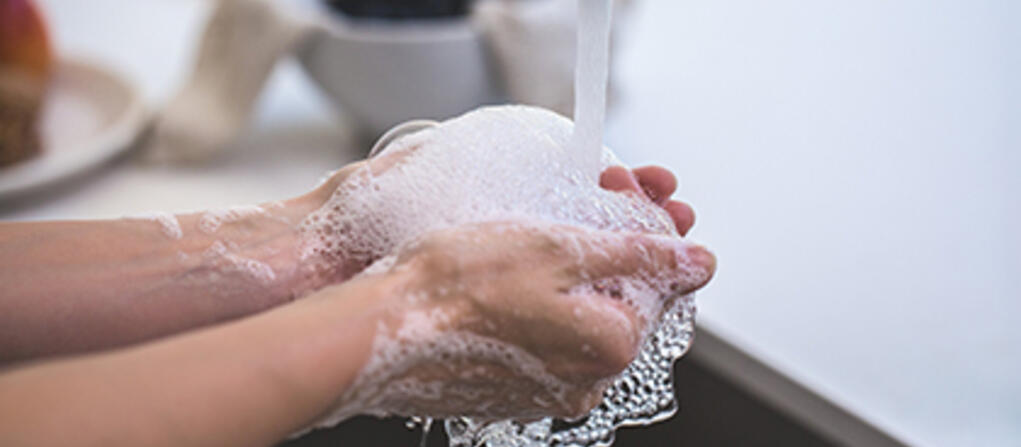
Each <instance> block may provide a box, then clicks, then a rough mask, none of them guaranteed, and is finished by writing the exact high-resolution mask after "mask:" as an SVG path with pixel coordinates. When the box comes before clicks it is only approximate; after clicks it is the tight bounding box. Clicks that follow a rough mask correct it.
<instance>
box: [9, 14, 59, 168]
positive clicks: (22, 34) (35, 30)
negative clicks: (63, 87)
mask: <svg viewBox="0 0 1021 447" xmlns="http://www.w3.org/2000/svg"><path fill="white" fill-rule="evenodd" d="M52 69H53V51H52V49H51V46H50V39H49V34H48V33H47V30H46V24H45V22H44V21H43V17H42V15H41V14H40V11H39V9H38V7H37V6H36V5H35V3H34V2H33V1H32V0H0V166H5V165H9V164H12V163H15V162H17V161H21V160H24V159H27V158H30V157H32V156H34V155H36V154H38V153H39V151H40V146H41V142H40V139H39V130H38V120H39V115H40V111H41V108H42V104H43V99H44V98H45V96H46V87H47V85H48V84H49V80H50V74H51V71H52Z"/></svg>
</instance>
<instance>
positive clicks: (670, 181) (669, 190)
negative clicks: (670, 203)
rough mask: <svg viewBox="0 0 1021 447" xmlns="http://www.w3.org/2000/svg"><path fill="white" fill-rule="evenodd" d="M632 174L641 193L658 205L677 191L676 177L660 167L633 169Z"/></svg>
mask: <svg viewBox="0 0 1021 447" xmlns="http://www.w3.org/2000/svg"><path fill="white" fill-rule="evenodd" d="M632 172H634V174H635V177H637V178H638V184H639V185H640V186H641V187H642V191H645V194H646V195H647V196H649V199H651V200H652V201H653V202H655V203H656V204H658V205H661V206H662V205H663V204H665V203H666V201H667V200H668V199H669V198H670V196H671V195H672V194H673V193H674V191H676V190H677V177H674V175H673V174H672V173H671V172H670V171H668V170H666V169H664V168H662V167H659V166H644V167H641V168H635V169H634V170H633V171H632Z"/></svg>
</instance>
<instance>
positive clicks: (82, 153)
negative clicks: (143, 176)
mask: <svg viewBox="0 0 1021 447" xmlns="http://www.w3.org/2000/svg"><path fill="white" fill-rule="evenodd" d="M147 117H148V112H147V110H146V107H145V105H144V103H143V100H142V97H141V94H140V93H139V91H138V90H137V89H136V88H135V87H134V86H132V85H131V84H130V83H129V82H127V81H125V80H124V79H123V78H121V77H120V76H118V75H116V74H115V73H113V72H111V71H110V70H108V69H106V68H104V67H102V66H101V65H97V64H95V63H92V62H85V61H80V60H66V59H65V60H61V61H59V62H58V63H57V67H56V73H55V76H54V77H53V81H52V84H51V86H50V90H49V92H48V94H47V98H46V103H45V105H44V107H43V117H42V120H41V122H40V132H41V134H42V135H41V136H42V141H43V148H42V153H41V154H39V155H38V156H37V157H35V158H33V159H30V160H26V161H24V162H20V163H17V164H15V165H13V166H9V167H6V168H3V169H0V200H4V199H9V198H12V197H14V196H17V195H20V194H24V193H28V192H31V191H35V190H38V189H40V188H42V187H44V186H47V185H50V184H53V183H55V182H57V181H60V180H63V179H66V178H69V177H72V176H74V175H76V174H80V173H82V172H85V171H87V170H89V169H92V168H95V167H96V166H98V165H100V164H102V163H103V162H105V161H107V160H110V159H111V158H112V157H113V156H115V155H117V154H119V153H121V152H123V151H125V150H127V149H128V148H130V147H131V144H132V143H133V142H134V141H135V139H136V138H137V137H138V135H139V133H140V132H141V131H142V130H143V129H144V128H145V125H146V123H147V122H148V119H147Z"/></svg>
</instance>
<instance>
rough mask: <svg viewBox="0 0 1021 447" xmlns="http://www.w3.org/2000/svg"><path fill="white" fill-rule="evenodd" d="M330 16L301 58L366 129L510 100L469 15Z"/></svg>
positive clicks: (374, 130) (374, 132)
mask: <svg viewBox="0 0 1021 447" xmlns="http://www.w3.org/2000/svg"><path fill="white" fill-rule="evenodd" d="M331 15H332V16H333V17H332V18H330V19H329V20H325V21H321V22H320V25H319V26H320V28H322V29H321V30H320V32H318V33H316V35H314V36H313V37H311V38H310V39H309V42H308V43H307V44H306V45H303V47H302V49H301V50H300V52H299V59H300V60H301V63H302V64H303V65H304V67H305V69H306V71H307V72H308V74H309V75H310V77H311V78H312V79H313V80H315V82H317V83H318V84H319V85H320V86H321V87H322V89H323V90H324V91H325V92H326V94H327V95H328V96H329V97H330V98H331V99H332V100H333V101H334V102H335V103H336V104H337V105H338V106H339V107H340V108H341V109H342V110H343V111H345V112H346V113H348V115H349V116H350V117H351V118H353V120H354V121H355V123H356V124H357V125H359V126H360V127H361V130H363V131H365V132H367V133H368V134H369V135H367V136H370V137H375V136H378V135H380V134H382V133H383V132H385V131H386V130H387V129H389V128H390V127H392V126H394V125H396V124H398V123H401V122H403V121H407V120H410V119H433V120H438V121H439V120H444V119H447V118H450V117H453V116H456V115H459V114H461V113H464V112H466V111H468V110H471V109H473V108H476V107H478V106H480V105H484V104H492V103H498V102H501V101H502V100H503V93H502V90H501V87H500V85H499V82H498V80H497V77H496V76H495V75H494V74H495V73H494V69H493V67H492V65H491V64H490V63H489V61H490V57H489V55H488V52H487V49H486V45H485V42H484V40H483V38H482V35H481V33H480V32H479V31H478V30H477V29H475V28H474V26H473V25H472V23H471V21H470V20H469V19H468V18H467V17H466V18H461V19H431V20H426V19H423V20H418V21H407V20H404V21H382V20H371V21H362V20H357V21H355V20H345V19H343V18H340V17H339V16H337V15H333V14H331Z"/></svg>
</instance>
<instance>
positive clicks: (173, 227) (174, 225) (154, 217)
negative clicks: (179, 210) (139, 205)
mask: <svg viewBox="0 0 1021 447" xmlns="http://www.w3.org/2000/svg"><path fill="white" fill-rule="evenodd" d="M137 219H145V220H151V221H153V222H156V223H157V224H159V226H160V230H161V231H163V234H165V235H166V236H167V237H169V238H171V239H180V238H182V237H183V236H184V231H183V230H181V224H180V223H179V222H178V221H177V217H174V215H173V214H170V213H152V214H147V215H143V216H138V217H137Z"/></svg>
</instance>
